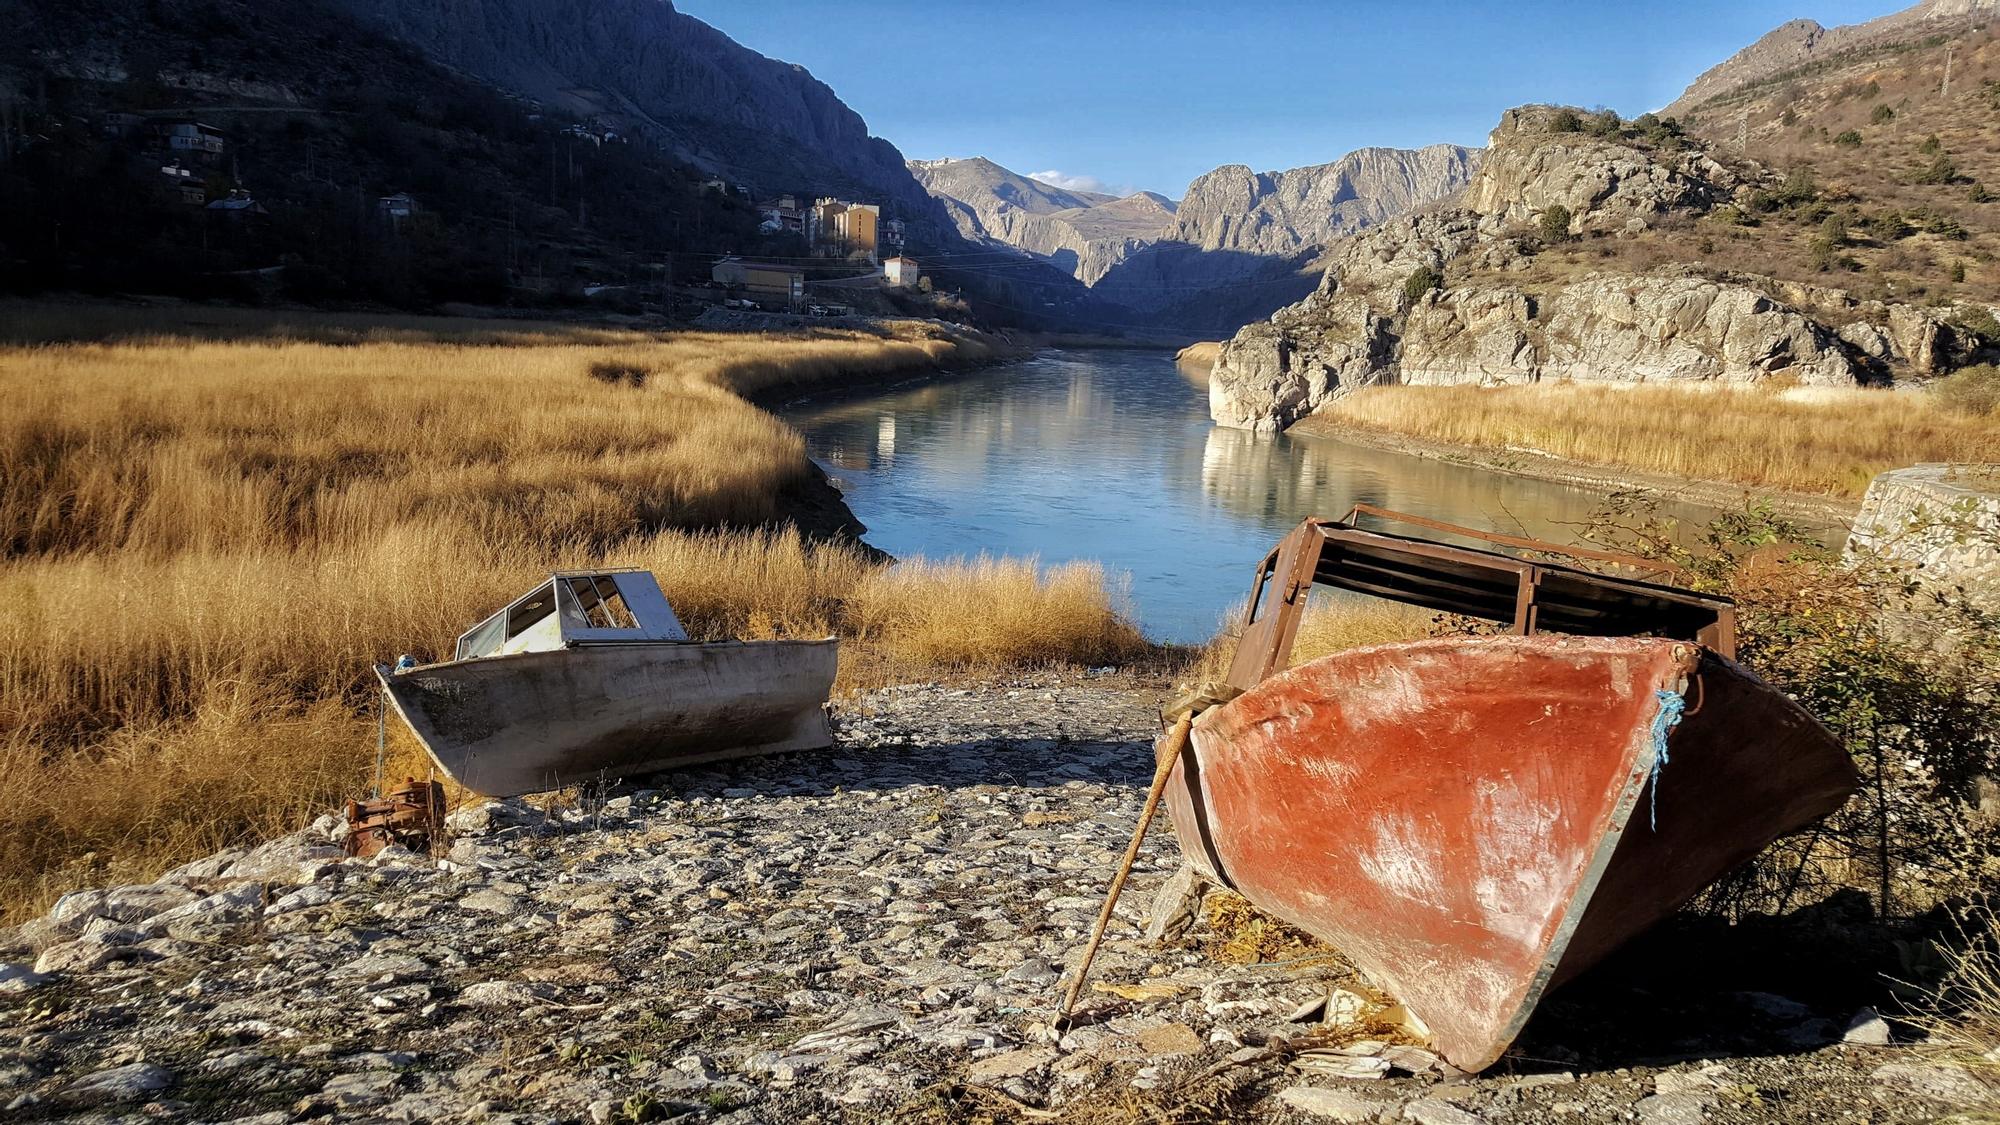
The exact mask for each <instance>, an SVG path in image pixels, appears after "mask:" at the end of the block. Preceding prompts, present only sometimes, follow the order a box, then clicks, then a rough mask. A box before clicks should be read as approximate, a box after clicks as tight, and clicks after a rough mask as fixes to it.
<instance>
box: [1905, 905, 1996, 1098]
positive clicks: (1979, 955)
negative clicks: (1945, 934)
mask: <svg viewBox="0 0 2000 1125" xmlns="http://www.w3.org/2000/svg"><path fill="white" fill-rule="evenodd" d="M1958 937H1959V939H1960V940H1959V941H1958V943H1957V945H1956V947H1955V948H1952V949H1948V950H1946V951H1945V953H1944V976H1943V979H1942V980H1941V981H1940V982H1939V983H1938V984H1937V986H1936V987H1935V988H1933V989H1930V990H1928V992H1927V993H1926V995H1925V998H1924V1002H1923V1004H1922V1006H1921V1007H1920V1008H1919V1010H1918V1011H1917V1013H1916V1015H1915V1018H1914V1022H1915V1024H1916V1025H1917V1026H1918V1027H1919V1028H1920V1029H1921V1030H1923V1031H1924V1032H1925V1033H1926V1039H1925V1048H1926V1051H1927V1053H1929V1054H1930V1055H1931V1056H1932V1057H1933V1058H1935V1059H1936V1060H1937V1061H1939V1062H1942V1063H1945V1064H1947V1065H1950V1066H1955V1067H1959V1068H1962V1069H1964V1070H1965V1071H1966V1072H1967V1073H1969V1074H1970V1075H1972V1076H1973V1077H1974V1078H1975V1079H1976V1080H1977V1081H1978V1083H1979V1084H1980V1085H1981V1086H1983V1087H1984V1088H1985V1097H1984V1098H1983V1099H1980V1100H1979V1101H1977V1102H1976V1103H1974V1104H1969V1105H1961V1106H1959V1107H1958V1108H1960V1109H1979V1110H1984V1111H1986V1112H1987V1113H1989V1114H1991V1113H1995V1112H2000V916H1996V915H1995V913H1994V909H1993V907H1992V906H1991V905H1990V904H1983V905H1980V906H1978V907H1975V908H1973V909H1972V910H1970V911H1968V912H1967V915H1966V919H1965V924H1964V925H1963V926H1961V928H1960V932H1959V935H1958ZM1988 1119H1989V1118H1984V1117H1982V1118H1981V1120H1988Z"/></svg>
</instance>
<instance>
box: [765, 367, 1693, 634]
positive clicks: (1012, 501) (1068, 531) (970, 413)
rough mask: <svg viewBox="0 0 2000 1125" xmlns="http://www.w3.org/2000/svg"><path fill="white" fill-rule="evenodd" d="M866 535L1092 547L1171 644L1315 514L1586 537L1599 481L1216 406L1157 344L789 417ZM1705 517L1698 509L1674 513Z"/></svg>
mask: <svg viewBox="0 0 2000 1125" xmlns="http://www.w3.org/2000/svg"><path fill="white" fill-rule="evenodd" d="M786 417H787V419H788V420H789V421H790V422H792V424H793V425H795V426H797V427H798V428H799V429H800V430H801V431H803V432H804V433H805V435H806V440H807V443H808V445H809V447H810V449H811V451H812V455H813V457H814V458H815V459H816V460H818V461H819V462H820V464H821V465H823V466H825V468H826V470H827V471H828V473H830V474H831V475H832V476H833V477H834V479H835V481H836V482H837V483H838V484H839V485H840V487H841V489H842V491H844V492H845V493H846V494H847V503H848V506H849V507H851V508H852V509H853V510H854V513H855V515H857V516H859V517H860V519H861V521H862V522H863V523H865V524H867V525H868V535H867V539H868V542H870V543H872V544H874V545H875V546H877V547H880V548H881V549H883V550H885V551H888V552H889V553H890V554H893V555H896V556H898V557H907V556H910V555H926V556H929V557H932V558H947V557H951V556H973V555H977V554H980V553H990V554H1012V555H1031V554H1032V555H1039V556H1040V557H1041V558H1042V560H1043V561H1044V562H1061V561H1067V560H1071V559H1095V560H1097V561H1099V562H1102V563H1103V564H1104V565H1105V567H1106V568H1107V570H1109V571H1112V572H1114V573H1115V572H1123V573H1126V574H1129V575H1130V578H1131V586H1130V596H1131V601H1132V608H1133V610H1134V612H1135V613H1136V615H1137V618H1138V620H1139V623H1140V625H1141V626H1142V627H1143V628H1144V629H1145V631H1146V634H1147V635H1148V636H1150V637H1153V638H1155V639H1157V640H1165V641H1178V642H1185V641H1198V640H1201V639H1203V638H1206V637H1207V636H1209V635H1210V634H1212V633H1213V632H1214V631H1215V628H1216V626H1217V624H1218V622H1219V621H1220V620H1221V617H1222V615H1223V613H1224V612H1225V611H1226V610H1227V609H1228V607H1229V606H1230V605H1231V604H1232V603H1234V602H1236V601H1237V600H1238V599H1240V598H1242V597H1243V596H1244V594H1245V593H1246V592H1247V591H1248V587H1249V579H1250V571H1251V567H1252V564H1253V563H1254V562H1255V561H1256V560H1257V559H1259V558H1261V557H1262V556H1263V554H1264V552H1265V551H1267V550H1269V549H1270V547H1271V545H1272V544H1273V543H1274V542H1276V541H1277V539H1278V537H1279V536H1280V535H1282V534H1284V533H1285V532H1286V531H1288V530H1290V529H1291V528H1292V527H1293V526H1294V525H1296V524H1297V523H1298V521H1300V520H1301V519H1304V518H1305V517H1307V516H1312V515H1320V516H1328V517H1338V516H1340V515H1343V514H1345V513H1346V511H1347V510H1348V508H1349V507H1350V506H1352V505H1353V504H1355V503H1357V502H1363V503H1370V504H1379V505H1381V506H1383V507H1387V508H1395V509H1398V510H1400V511H1405V512H1411V513H1414V514H1417V515H1423V516H1429V517H1431V518H1433V519H1441V520H1446V521H1448V522H1451V523H1458V524H1464V525H1466V526H1470V527H1476V528H1481V529H1484V530H1488V531H1501V532H1507V533H1511V534H1516V535H1520V534H1526V535H1533V536H1537V537H1540V538H1546V539H1553V540H1556V541H1558V542H1572V541H1574V540H1575V539H1576V535H1577V531H1578V528H1579V527H1580V526H1581V525H1582V524H1584V523H1585V522H1587V521H1588V519H1589V517H1590V515H1591V513H1592V512H1593V510H1595V509H1596V508H1597V507H1598V506H1599V505H1600V504H1601V503H1602V501H1603V499H1604V497H1603V495H1602V493H1600V492H1594V491H1591V490H1587V489H1581V488H1575V487H1571V486H1568V485H1562V484H1556V483H1553V482H1548V481H1540V480H1534V479H1531V478H1527V477H1519V476H1513V475H1509V474H1503V473H1492V472H1486V471H1483V470H1480V469H1475V468H1470V467H1467V466H1464V465H1456V464H1452V463H1449V462H1445V461H1439V460H1435V459H1430V458H1421V457H1411V456H1407V455H1404V454H1398V453H1390V452H1385V451H1381V450H1376V449H1370V448H1366V447H1363V446H1358V445H1350V444H1348V443H1346V442H1341V441H1335V440H1329V439H1325V438H1308V437H1292V436H1289V435H1282V434H1281V435H1277V436H1275V437H1272V436H1260V435H1256V434H1251V433H1247V432H1244V431H1242V430H1229V429H1222V428H1219V427H1216V426H1214V425H1212V424H1211V423H1210V422H1209V420H1208V392H1207V389H1206V388H1205V387H1204V386H1203V385H1201V383H1200V382H1199V381H1198V379H1197V378H1194V377H1191V376H1190V375H1188V374H1187V373H1185V372H1182V371H1180V370H1179V369H1177V368H1176V367H1175V365H1174V362H1173V357H1172V356H1171V355H1170V354H1167V353H1164V352H1150V351H1114V350H1088V351H1053V352H1045V353H1043V354H1041V355H1039V356H1037V357H1036V358H1034V359H1031V360H1026V361H1023V362H1020V363H1013V364H1008V365H1006V366H1002V367H995V368H991V369H989V370H986V371H982V372H978V373H975V374H973V375H969V376H963V377H958V378H954V379H950V380H947V381H944V382H940V383H932V384H924V385H919V386H913V387H909V388H906V389H900V390H890V391H888V392H885V393H881V394H876V395H871V396H868V397H862V398H850V399H844V400H840V401H833V402H816V403H807V404H804V405H801V406H799V407H797V408H794V409H792V410H790V411H787V412H786ZM1669 510H1670V511H1672V512H1673V514H1677V515H1681V516H1683V517H1688V518H1695V519H1699V518H1702V517H1703V516H1704V514H1705V513H1703V511H1702V510H1701V509H1698V508H1692V507H1681V508H1679V509H1678V510H1674V509H1669Z"/></svg>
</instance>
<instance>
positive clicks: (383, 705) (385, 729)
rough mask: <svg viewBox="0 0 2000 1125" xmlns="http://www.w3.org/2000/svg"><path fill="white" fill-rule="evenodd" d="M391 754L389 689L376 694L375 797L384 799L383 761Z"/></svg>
mask: <svg viewBox="0 0 2000 1125" xmlns="http://www.w3.org/2000/svg"><path fill="white" fill-rule="evenodd" d="M388 756H389V689H388V688H383V689H382V690H381V692H380V693H378V694H377V695H376V696H375V799H376V800H378V801H379V800H381V799H382V762H383V760H384V759H386V758H387V757H388Z"/></svg>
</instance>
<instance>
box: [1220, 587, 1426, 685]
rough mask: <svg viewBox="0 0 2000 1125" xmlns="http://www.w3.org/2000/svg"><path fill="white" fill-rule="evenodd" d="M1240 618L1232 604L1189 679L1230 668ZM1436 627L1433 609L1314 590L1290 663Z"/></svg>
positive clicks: (1423, 633) (1416, 636)
mask: <svg viewBox="0 0 2000 1125" xmlns="http://www.w3.org/2000/svg"><path fill="white" fill-rule="evenodd" d="M1242 622H1243V607H1242V606H1240V605H1238V606H1236V607H1234V608H1233V609H1231V610H1230V612H1229V614H1228V616H1227V617H1226V618H1225V619H1224V621H1223V623H1222V629H1221V630H1220V631H1219V632H1218V633H1217V634H1216V635H1215V637H1214V638H1212V639H1211V640H1210V641H1209V642H1208V643H1207V644H1205V645H1203V646H1202V647H1201V648H1200V649H1198V650H1196V654H1195V658H1194V661H1193V663H1192V666H1191V667H1190V668H1189V670H1188V673H1187V676H1188V678H1189V679H1190V680H1192V681H1193V682H1196V683H1201V682H1205V681H1218V682H1219V681H1220V680H1222V679H1223V677H1224V676H1226V675H1227V674H1228V672H1229V661H1230V659H1231V658H1232V657H1233V656H1235V654H1236V638H1237V635H1238V633H1239V631H1240V629H1241V626H1242ZM1438 628H1439V626H1438V624H1437V615H1436V614H1435V613H1433V612H1431V611H1430V610H1427V609H1424V608H1422V607H1419V606H1412V605H1403V604H1402V603H1400V602H1389V601H1383V600H1381V599H1379V598H1369V597H1362V596H1358V595H1356V596H1336V595H1334V594H1333V593H1332V592H1331V591H1328V590H1315V591H1314V592H1313V593H1312V595H1311V596H1310V597H1309V598H1308V600H1307V601H1306V614H1305V618H1304V619H1303V620H1301V621H1300V622H1299V631H1298V634H1297V635H1296V636H1295V637H1294V638H1293V640H1292V663H1293V664H1294V665H1298V664H1304V663H1305V662H1306V661H1308V660H1318V659H1319V658H1320V657H1322V656H1328V655H1331V654H1333V653H1336V652H1345V651H1347V650H1348V649H1350V648H1360V647H1362V646H1363V645H1379V644H1389V643H1392V642H1395V641H1414V640H1419V639H1421V638H1423V637H1428V636H1432V635H1435V634H1436V633H1437V631H1438Z"/></svg>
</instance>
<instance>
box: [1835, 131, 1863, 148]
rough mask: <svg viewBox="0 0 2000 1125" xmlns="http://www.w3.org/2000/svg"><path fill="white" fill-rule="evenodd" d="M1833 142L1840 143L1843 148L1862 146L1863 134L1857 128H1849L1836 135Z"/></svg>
mask: <svg viewBox="0 0 2000 1125" xmlns="http://www.w3.org/2000/svg"><path fill="white" fill-rule="evenodd" d="M1833 143H1834V144H1837V145H1839V146H1840V147H1842V148H1860V147H1861V134H1860V133H1859V132H1857V131H1856V130H1853V129H1849V130H1847V131H1845V132H1842V133H1839V134H1837V135H1835V137H1834V138H1833Z"/></svg>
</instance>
